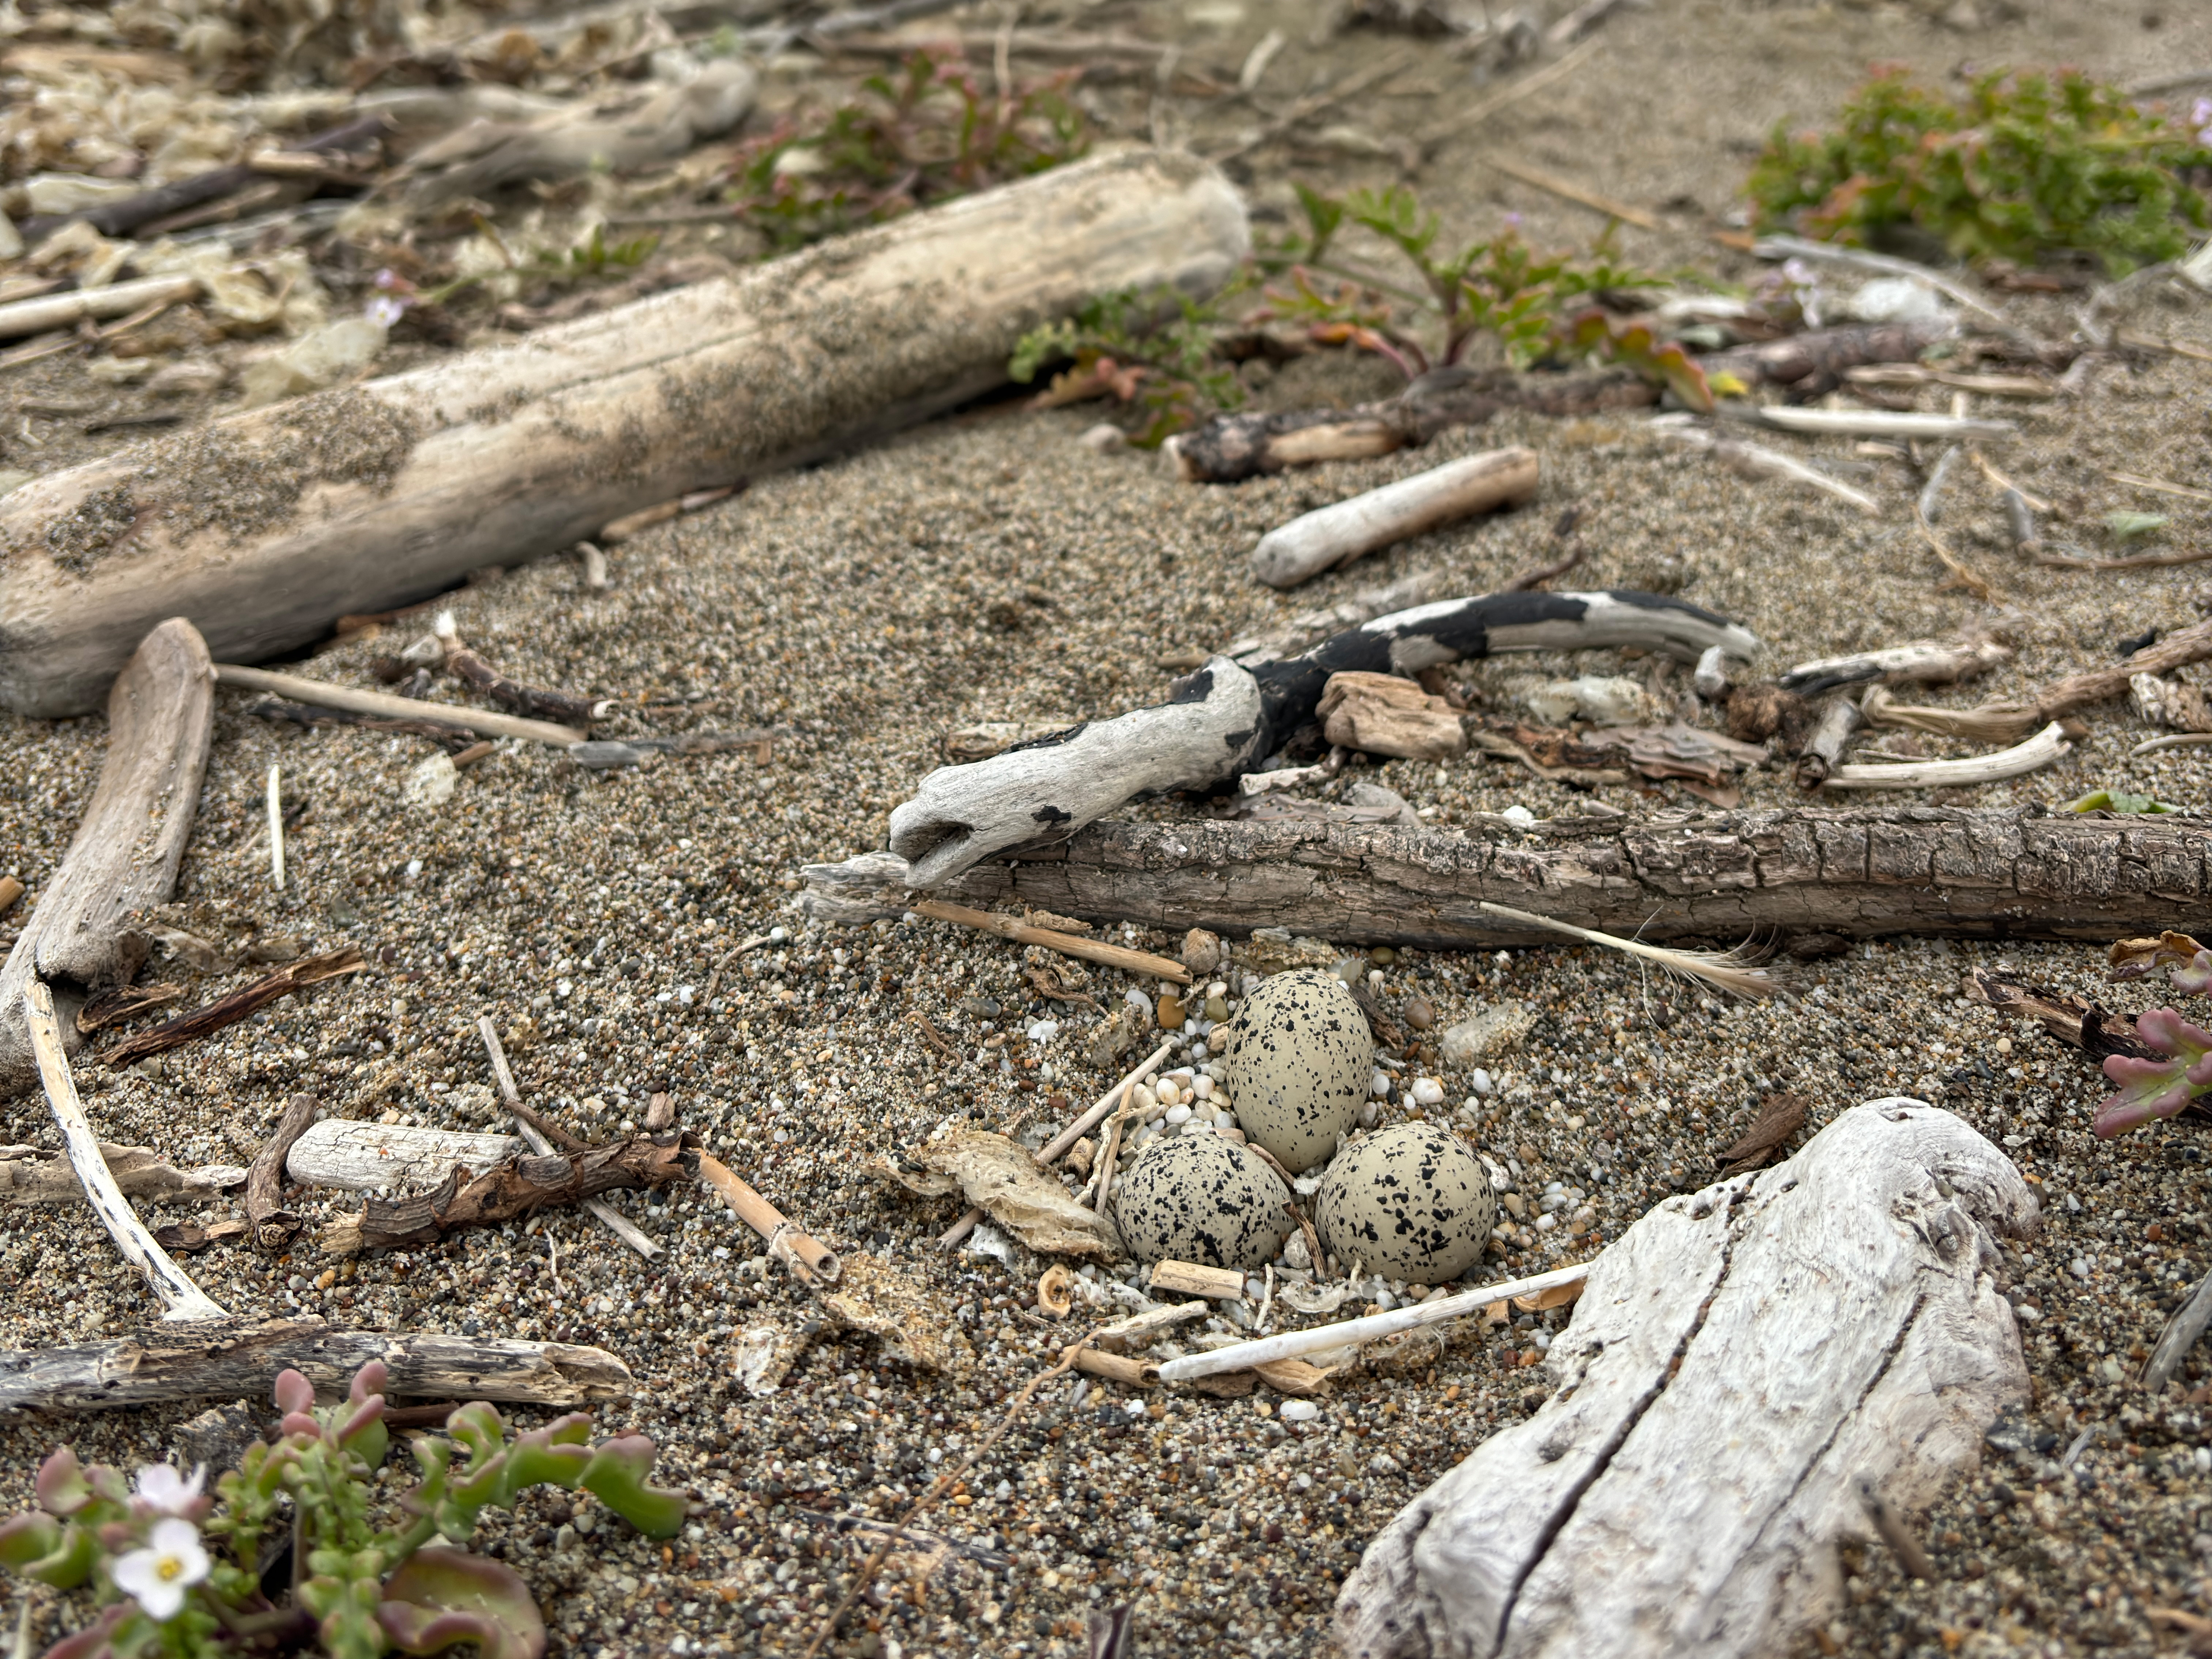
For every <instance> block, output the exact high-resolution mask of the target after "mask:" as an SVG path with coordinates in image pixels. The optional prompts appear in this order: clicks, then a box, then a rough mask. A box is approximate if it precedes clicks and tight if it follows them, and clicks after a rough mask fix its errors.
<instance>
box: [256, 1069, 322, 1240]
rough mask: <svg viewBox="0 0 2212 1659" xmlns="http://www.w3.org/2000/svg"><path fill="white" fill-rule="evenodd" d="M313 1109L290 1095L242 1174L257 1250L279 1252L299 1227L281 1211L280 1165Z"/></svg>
mask: <svg viewBox="0 0 2212 1659" xmlns="http://www.w3.org/2000/svg"><path fill="white" fill-rule="evenodd" d="M315 1106H316V1101H315V1097H314V1096H313V1095H304V1094H303V1095H294V1096H293V1097H292V1098H291V1100H290V1101H289V1102H288V1103H286V1105H285V1107H284V1115H283V1117H281V1118H279V1119H278V1120H277V1121H276V1133H274V1134H272V1135H270V1137H269V1140H268V1144H267V1145H266V1146H263V1147H262V1149H261V1150H260V1151H259V1152H257V1153H255V1154H254V1157H253V1163H252V1166H251V1167H250V1168H248V1169H247V1170H246V1221H247V1224H248V1225H250V1226H251V1227H252V1233H253V1243H254V1246H255V1248H256V1249H263V1250H278V1249H283V1247H284V1246H285V1245H286V1244H287V1243H290V1241H291V1237H292V1235H293V1234H295V1233H296V1232H298V1231H300V1229H301V1225H303V1224H302V1223H301V1219H300V1218H299V1217H298V1216H295V1215H294V1214H293V1213H292V1212H290V1211H289V1210H287V1209H286V1208H285V1207H284V1164H285V1161H286V1160H287V1159H288V1158H290V1157H291V1155H292V1148H293V1147H294V1146H296V1145H298V1144H299V1139H300V1137H301V1135H303V1134H305V1133H307V1128H308V1126H310V1125H311V1124H313V1122H314V1121H315Z"/></svg>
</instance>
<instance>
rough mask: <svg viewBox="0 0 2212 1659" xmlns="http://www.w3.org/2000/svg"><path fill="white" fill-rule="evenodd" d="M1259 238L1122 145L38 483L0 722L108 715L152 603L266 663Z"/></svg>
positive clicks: (5, 662)
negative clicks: (114, 687)
mask: <svg viewBox="0 0 2212 1659" xmlns="http://www.w3.org/2000/svg"><path fill="white" fill-rule="evenodd" d="M1249 241H1250V236H1249V228H1248V226H1247V223H1246V220H1245V216H1244V210H1243V204H1242V203H1241V202H1240V201H1239V199H1238V197H1237V193H1236V191H1234V190H1233V189H1232V188H1231V186H1230V185H1229V184H1228V182H1227V181H1226V180H1225V179H1223V178H1222V177H1221V175H1220V174H1219V173H1217V172H1215V171H1214V170H1213V169H1212V168H1211V167H1207V166H1206V165H1205V164H1204V163H1202V162H1200V161H1197V160H1196V159H1195V158H1193V157H1191V156H1188V155H1182V154H1175V153H1166V152H1154V151H1149V150H1135V151H1126V152H1122V153H1120V154H1116V155H1105V156H1101V157H1098V158H1097V159H1094V160H1091V161H1081V162H1077V163H1075V164H1073V165H1072V166H1068V167H1057V168H1054V169H1053V170H1052V171H1051V172H1049V173H1042V174H1041V175H1039V176H1037V177H1036V178H1033V179H1024V180H1022V181H1020V182H1019V183H1016V184H1012V185H1005V186H1002V187H1000V188H996V189H993V190H988V191H981V192H979V193H977V194H975V195H974V196H969V197H963V198H960V199H958V200H956V201H953V202H950V203H947V204H944V205H942V206H940V207H936V208H932V209H928V210H925V211H922V212H919V213H915V214H911V215H908V216H905V217H903V218H901V219H898V220H896V221H895V222H891V223H889V224H885V225H882V226H878V227H874V228H869V229H866V230H862V231H859V232H856V233H854V234H851V235H848V236H840V237H836V238H833V239H831V240H829V241H826V242H823V243H822V244H821V245H819V246H816V247H813V248H811V249H808V250H806V251H805V252H800V253H796V254H793V255H791V256H789V257H787V258H781V259H776V260H772V261H770V262H769V263H767V264H762V265H757V266H755V267H751V268H750V269H749V270H745V271H744V272H742V273H740V274H738V275H737V276H732V277H729V278H726V279H721V280H717V281H712V282H705V283H697V284H695V285H694V286H692V287H690V288H685V289H676V290H673V291H671V292H670V293H667V294H663V295H655V296H654V297H653V298H651V299H647V300H641V301H638V302H636V303H635V304H634V305H630V306H626V307H622V308H621V309H618V310H615V311H610V312H606V313H602V314H600V315H598V316H593V317H587V318H582V319H578V320H577V321H575V322H573V323H568V324H563V325H559V326H557V327H554V328H549V329H545V330H544V331H540V332H538V333H536V334H533V335H532V336H531V337H529V339H528V340H527V341H526V343H520V344H515V345H509V346H502V347H496V348H492V349H485V350H480V351H471V352H462V353H459V354H457V355H455V356H450V357H447V358H446V359H444V360H443V361H441V362H437V363H435V364H433V365H430V366H428V367H427V368H420V369H416V370H414V371H411V372H410V373H406V374H397V375H392V376H389V377H386V378H383V379H380V380H368V381H365V382H362V384H360V385H358V386H351V387H347V388H344V389H341V390H336V391H330V392H317V393H314V394H312V395H310V396H307V397H304V398H295V399H293V400H291V401H289V402H286V403H280V404H271V405H270V406H268V407H266V408H264V409H257V410H248V411H246V412H244V413H241V414H237V415H233V416H227V417H225V418H223V419H221V420H217V421H216V422H211V423H210V424H208V425H206V426H204V427H200V428H194V429H193V430H192V431H191V432H189V433H182V434H178V435H164V436H160V437H155V438H151V439H149V440H148V441H145V442H143V443H142V444H138V445H135V446H133V447H131V448H129V449H128V450H126V451H125V452H123V453H121V454H118V456H115V457H112V458H108V459H100V460H95V461H92V462H88V463H86V464H83V465H78V466H74V467H69V468H64V469H63V470H61V471H55V472H50V473H47V474H46V475H45V476H44V477H40V478H38V479H35V480H33V482H32V483H27V484H25V485H24V486H23V487H22V488H21V489H16V490H15V491H12V492H11V493H10V494H9V495H8V496H7V497H6V498H5V499H4V500H0V552H4V553H5V554H6V555H7V562H6V565H5V568H4V569H0V614H4V615H5V616H6V617H8V619H9V626H8V630H7V635H6V638H5V640H4V641H0V706H5V707H7V708H11V709H13V710H15V712H17V713H19V714H40V715H58V714H80V713H83V712H85V711H86V710H88V709H89V708H94V707H95V706H96V705H97V702H98V700H99V699H100V696H102V695H103V693H104V692H105V691H106V687H107V685H108V684H109V682H110V681H111V680H112V678H113V677H114V675H115V673H116V671H117V670H118V668H119V667H120V666H121V665H122V663H123V661H124V659H125V657H126V656H127V655H128V653H129V651H130V650H131V647H133V646H135V645H136V644H137V641H138V640H139V638H140V637H141V636H142V635H143V634H144V633H145V631H146V629H147V628H148V627H149V626H150V625H151V624H152V623H154V622H155V621H158V620H159V619H160V618H161V617H163V616H165V615H168V614H172V613H176V612H182V613H183V614H185V615H187V616H191V617H195V618H197V619H198V620H199V622H200V623H201V625H202V626H203V627H204V629H205V630H206V632H207V635H208V637H209V640H210V642H211V643H212V644H213V645H214V647H215V648H216V653H217V654H218V655H220V656H222V657H224V658H237V657H246V658H249V659H250V658H252V657H255V656H266V655H269V654H271V653H276V652H279V651H283V650H284V649H287V648H288V647H293V646H297V645H302V644H305V643H307V642H308V641H312V640H313V639H316V638H318V637H319V636H320V635H322V634H323V632H324V631H325V629H328V627H329V626H330V623H331V618H332V617H339V616H343V615H345V614H348V613H349V612H353V613H366V612H372V611H383V610H386V609H389V608H391V607H392V606H394V605H400V604H404V603H406V602H408V601H410V600H413V599H420V598H422V597H424V596H426V595H428V594H430V593H434V592H438V591H440V590H441V589H442V588H443V587H445V586H448V585H449V584H450V583H451V582H452V581H453V580H454V579H455V578H457V577H459V576H460V575H462V574H465V573H466V572H467V571H470V570H473V569H476V568H479V567H481V566H483V565H488V564H501V565H512V564H514V563H517V562H520V561H522V560H524V559H526V558H529V557H531V556H535V555H538V554H543V553H550V552H554V551H557V550H562V549H565V548H568V547H573V546H574V545H575V544H576V543H577V542H578V540H580V539H581V538H587V537H589V536H591V535H592V533H593V532H596V531H597V530H598V529H599V526H601V525H604V524H605V523H606V522H607V521H608V520H611V519H617V518H620V517H621V516H622V515H623V514H624V513H629V512H634V511H635V510H637V509H638V508H640V507H647V506H651V505H653V503H655V502H657V501H668V500H670V499H671V498H674V497H676V496H679V495H683V494H684V492H685V491H687V490H690V489H696V488H700V487H702V486H705V485H721V484H727V483H731V482H732V481H733V480H737V479H743V478H750V477H757V476H758V475H760V474H762V473H764V472H768V471H775V470H776V469H779V468H781V467H787V466H790V465H798V464H801V463H804V462H806V461H810V460H813V459H819V458H821V457H823V456H825V455H829V454H832V453H841V452H842V451H844V450H847V449H849V448H851V447H854V445H856V444H859V443H861V442H864V441H867V440H868V439H870V438H872V437H873V436H877V435H882V434H884V433H888V432H891V431H895V430H898V429H901V428H904V427H906V426H908V425H911V424H913V423H914V422H917V421H920V420H922V419H925V418H927V416H931V415H933V414H935V413H937V412H938V411H939V410H944V409H947V408H950V407H951V406H953V405H955V404H959V403H963V402H964V401H966V400H968V399H969V398H972V397H974V396H975V395H976V394H977V393H979V392H983V391H987V390H988V389H989V388H990V387H992V386H997V385H999V384H1000V383H1001V382H1003V381H1004V380H1005V378H1006V362H1007V359H1008V357H1009V356H1011V354H1012V351H1013V349H1014V346H1015V344H1016V343H1018V341H1019V339H1020V338H1021V337H1022V336H1023V335H1024V333H1026V332H1028V331H1030V330H1031V329H1034V328H1036V326H1037V325H1040V324H1042V323H1044V322H1048V321H1049V320H1051V319H1054V318H1055V317H1061V316H1066V315H1067V314H1069V313H1072V312H1073V311H1074V310H1075V309H1076V308H1077V307H1079V306H1081V305H1082V304H1084V303H1085V301H1088V300H1090V299H1091V298H1093V297H1095V296H1097V295H1101V294H1106V293H1110V292H1113V291H1115V290H1117V289H1123V288H1127V287H1129V286H1131V285H1133V284H1137V285H1142V286H1144V287H1146V288H1148V289H1150V288H1155V287H1163V286H1166V287H1173V288H1176V289H1181V290H1182V291H1184V292H1187V293H1200V292H1205V291H1208V290H1210V289H1213V288H1216V287H1218V286H1219V285H1220V283H1223V282H1224V281H1225V280H1226V279H1227V278H1228V277H1229V276H1231V275H1232V274H1233V273H1234V272H1235V270H1237V266H1238V264H1239V262H1240V261H1241V260H1242V259H1243V257H1244V254H1245V252H1246V251H1247V249H1248V247H1249ZM249 503H250V504H249ZM50 538H51V539H50ZM57 554H63V555H66V556H68V557H69V558H70V560H71V563H70V565H66V566H65V565H64V564H62V563H60V562H58V559H57ZM264 689H271V690H279V691H282V690H283V688H282V687H270V688H264ZM380 712H381V711H380Z"/></svg>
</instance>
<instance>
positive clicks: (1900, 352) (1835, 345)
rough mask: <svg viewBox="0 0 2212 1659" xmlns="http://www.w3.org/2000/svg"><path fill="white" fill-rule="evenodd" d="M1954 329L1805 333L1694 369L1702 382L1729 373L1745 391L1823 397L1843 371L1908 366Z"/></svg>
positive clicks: (1707, 359)
mask: <svg viewBox="0 0 2212 1659" xmlns="http://www.w3.org/2000/svg"><path fill="white" fill-rule="evenodd" d="M1955 331H1956V330H1955V328H1954V325H1953V324H1952V323H1951V321H1950V320H1949V319H1948V318H1945V319H1936V320H1929V321H1923V322H1917V323H1870V324H1859V325H1853V326H1851V327H1849V328H1816V329H1808V330H1807V331H1805V332H1804V333H1802V334H1792V335H1790V336H1788V337H1786V338H1784V339H1779V340H1769V341H1766V342H1765V343H1762V344H1759V345H1747V346H1732V347H1730V348H1729V349H1728V350H1726V351H1712V352H1707V353H1706V354H1705V356H1702V357H1700V358H1699V359H1698V367H1699V368H1701V369H1703V370H1705V379H1706V380H1709V381H1710V380H1713V379H1714V378H1715V377H1716V376H1718V375H1723V374H1732V375H1734V376H1735V378H1736V379H1738V380H1741V381H1743V382H1745V383H1746V384H1747V385H1750V386H1759V385H1766V386H1789V387H1791V388H1793V390H1794V389H1796V388H1800V387H1802V388H1803V389H1804V390H1805V391H1808V392H1826V391H1828V390H1830V389H1831V388H1832V387H1833V386H1835V384H1836V383H1837V382H1838V380H1841V379H1842V378H1843V377H1844V373H1845V372H1846V371H1847V370H1850V369H1854V368H1863V367H1865V366H1866V365H1868V364H1869V363H1909V362H1912V361H1913V360H1914V359H1915V358H1917V356H1919V355H1920V354H1921V353H1922V352H1923V351H1925V350H1926V349H1928V348H1929V346H1931V345H1934V344H1935V343H1936V342H1937V341H1938V340H1941V339H1944V338H1947V337H1949V336H1950V335H1951V334H1953V333H1954V332H1955Z"/></svg>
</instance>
